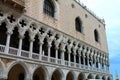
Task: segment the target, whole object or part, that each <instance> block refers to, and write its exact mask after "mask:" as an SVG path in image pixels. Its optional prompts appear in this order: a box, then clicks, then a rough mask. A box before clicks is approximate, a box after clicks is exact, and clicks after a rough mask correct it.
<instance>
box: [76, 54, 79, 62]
mask: <svg viewBox="0 0 120 80" xmlns="http://www.w3.org/2000/svg"><path fill="white" fill-rule="evenodd" d="M76 63H79V54H78V53H77V54H76Z"/></svg>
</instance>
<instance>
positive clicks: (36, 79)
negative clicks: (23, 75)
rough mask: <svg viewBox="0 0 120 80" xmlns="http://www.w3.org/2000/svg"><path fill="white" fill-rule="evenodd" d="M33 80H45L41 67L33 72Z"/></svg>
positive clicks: (44, 73)
mask: <svg viewBox="0 0 120 80" xmlns="http://www.w3.org/2000/svg"><path fill="white" fill-rule="evenodd" d="M33 80H46V72H45V70H44V69H43V68H42V67H39V68H38V69H36V70H35V72H34V74H33Z"/></svg>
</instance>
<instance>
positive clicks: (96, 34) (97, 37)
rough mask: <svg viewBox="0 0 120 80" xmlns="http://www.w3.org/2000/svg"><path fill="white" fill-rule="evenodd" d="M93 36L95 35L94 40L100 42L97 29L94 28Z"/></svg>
mask: <svg viewBox="0 0 120 80" xmlns="http://www.w3.org/2000/svg"><path fill="white" fill-rule="evenodd" d="M94 37H95V41H96V42H100V37H99V34H98V31H97V30H96V29H95V30H94Z"/></svg>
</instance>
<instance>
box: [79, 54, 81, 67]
mask: <svg viewBox="0 0 120 80" xmlns="http://www.w3.org/2000/svg"><path fill="white" fill-rule="evenodd" d="M79 65H81V55H79Z"/></svg>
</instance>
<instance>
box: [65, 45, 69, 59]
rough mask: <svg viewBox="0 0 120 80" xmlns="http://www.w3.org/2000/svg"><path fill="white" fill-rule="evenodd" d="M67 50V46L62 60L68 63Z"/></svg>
mask: <svg viewBox="0 0 120 80" xmlns="http://www.w3.org/2000/svg"><path fill="white" fill-rule="evenodd" d="M68 54H69V53H68V50H67V46H66V47H65V53H64V59H65V60H66V61H68Z"/></svg>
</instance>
